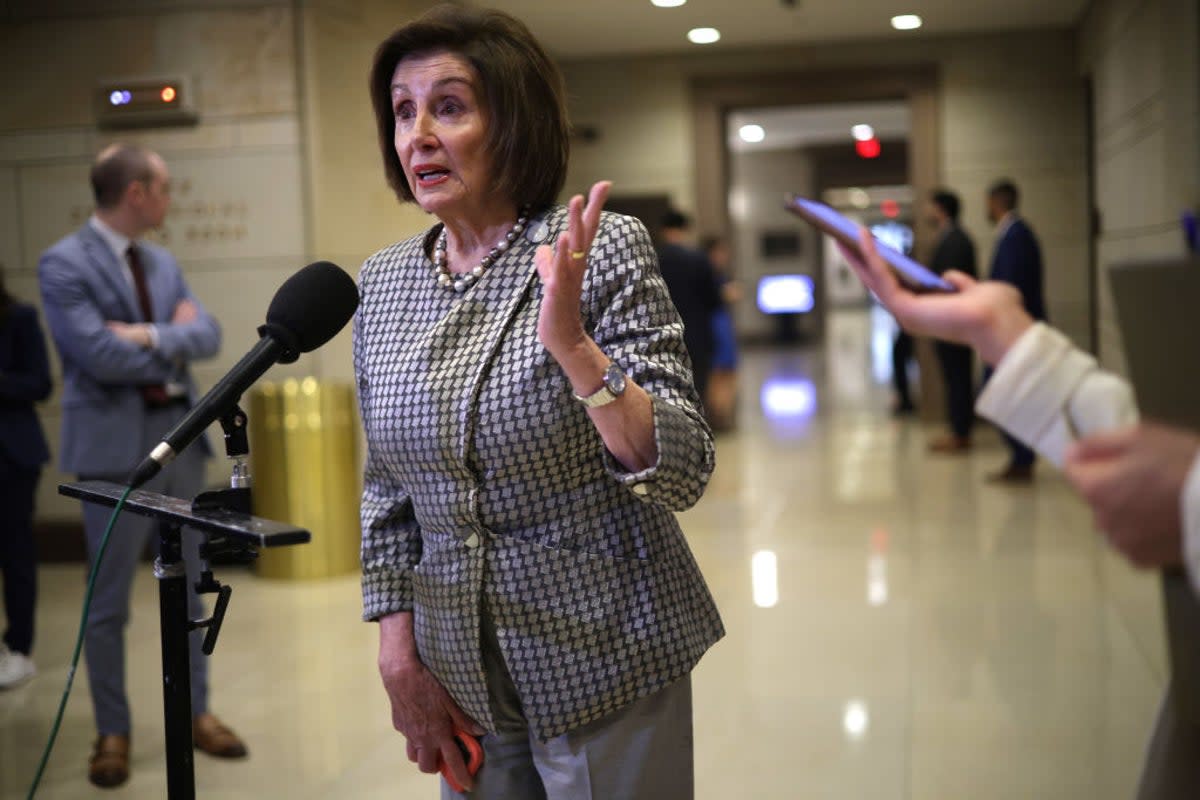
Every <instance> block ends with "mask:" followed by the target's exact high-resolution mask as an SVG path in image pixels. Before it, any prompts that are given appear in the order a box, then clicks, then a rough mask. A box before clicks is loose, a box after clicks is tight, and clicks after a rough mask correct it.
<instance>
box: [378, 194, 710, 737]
mask: <svg viewBox="0 0 1200 800" xmlns="http://www.w3.org/2000/svg"><path fill="white" fill-rule="evenodd" d="M566 224H567V215H566V210H565V209H563V208H561V207H556V208H552V209H549V210H547V211H545V212H543V213H542V214H541V215H540V216H537V217H535V218H534V219H532V220H530V223H529V226H528V227H527V229H526V232H525V235H524V236H523V237H522V238H521V239H519V240H518V241H517V242H515V243H514V244H513V246H512V248H511V249H510V250H509V251H508V252H507V253H505V254H504V255H503V256H502V257H501V258H500V259H499V260H498V261H497V262H496V263H494V264H493V265H492V266H491V268H490V269H488V270H487V271H486V272H485V273H484V274H483V276H482V277H481V278H480V280H479V282H478V283H476V284H475V285H474V286H473V287H471V288H470V289H468V290H466V291H465V292H464V293H462V294H456V293H454V292H453V291H447V290H446V289H444V288H442V287H440V286H438V285H437V283H436V280H435V275H436V273H435V270H434V266H433V263H432V261H431V260H430V258H429V256H428V253H429V250H430V246H431V243H432V242H433V240H434V238H435V237H436V235H437V234H438V232H439V231H440V226H435V227H434V228H433V229H431V230H430V231H429V232H427V233H426V234H424V235H421V236H417V237H414V238H412V239H409V240H407V241H404V242H401V243H399V244H396V245H393V246H391V247H389V248H386V249H385V250H382V251H380V252H379V253H377V254H375V255H374V256H372V257H371V258H369V259H368V260H367V262H366V263H365V264H364V265H363V268H362V272H361V274H360V284H361V286H360V290H361V295H362V303H361V305H360V306H359V310H358V314H357V316H356V317H355V322H354V368H355V374H356V376H357V380H358V390H359V403H360V408H361V413H362V420H363V425H364V427H365V429H366V435H367V443H368V455H367V465H366V472H365V476H364V482H363V483H364V488H363V501H362V533H363V539H362V568H363V578H362V588H363V606H364V610H363V616H364V618H365V619H376V618H378V617H381V616H384V615H387V614H390V613H394V612H397V611H410V610H411V611H412V612H413V621H414V630H415V635H416V640H417V647H418V650H419V652H420V655H421V659H422V661H423V662H424V663H425V665H426V666H427V667H428V668H429V669H430V670H431V671H432V672H433V674H434V675H435V676H436V677H437V678H438V679H439V680H440V681H441V683H442V684H443V685H444V686H445V687H446V689H447V690H449V692H450V694H451V695H452V696H453V697H454V699H455V700H456V701H457V702H458V703H459V705H460V706H461V707H462V708H463V710H464V711H466V713H468V714H469V715H471V716H472V717H474V718H475V719H476V720H477V721H479V722H480V723H481V724H482V725H484V726H485V727H486V728H488V729H489V730H495V725H494V723H493V721H492V715H491V710H490V706H489V703H488V693H487V687H486V683H485V675H484V669H483V665H482V662H481V654H480V644H479V642H480V637H479V614H480V605H481V602H483V601H486V603H487V607H488V609H489V612H490V614H491V615H492V618H493V621H494V623H495V626H496V632H497V636H498V639H499V642H500V648H501V651H502V653H503V656H504V659H505V662H506V663H507V665H508V668H509V671H510V673H511V675H512V678H513V682H514V684H515V685H516V687H517V690H518V692H519V693H520V697H521V701H522V707H523V709H524V712H525V715H526V718H527V719H528V720H529V723H530V726H531V728H532V730H533V732H534V733H535V735H537V736H538V737H540V738H541V739H543V740H546V739H550V738H553V737H555V736H558V735H560V734H562V733H564V732H566V731H569V730H572V729H574V728H577V727H579V726H582V725H584V724H586V723H588V722H590V721H592V720H595V719H597V718H599V717H601V716H603V715H605V714H608V713H610V712H612V711H615V710H617V709H619V708H621V707H622V706H624V705H626V704H628V703H630V702H632V701H633V700H635V699H637V698H639V697H643V696H645V695H648V694H650V693H652V692H654V691H656V690H658V689H660V688H663V687H665V686H666V685H668V684H670V683H671V682H673V681H675V680H677V679H679V678H681V677H683V676H684V675H686V674H687V673H688V672H689V671H690V670H691V669H692V668H693V667H694V666H695V664H696V663H697V661H698V660H699V659H700V656H701V655H702V654H703V653H704V652H705V651H706V650H707V649H708V648H709V647H710V646H712V644H713V643H715V642H716V641H717V640H718V639H720V638H721V636H722V635H724V628H723V627H722V624H721V619H720V616H719V615H718V613H717V610H716V606H715V604H714V603H713V599H712V596H711V595H710V594H709V591H708V588H707V586H706V585H705V583H704V578H703V577H702V576H701V574H700V570H699V568H698V567H697V565H696V562H695V560H694V559H693V557H692V554H691V551H690V550H689V549H688V546H687V543H686V541H685V540H684V537H683V533H682V531H681V530H680V528H679V524H678V523H677V522H676V520H675V516H674V514H673V513H672V512H673V511H675V510H682V509H686V508H688V507H690V506H691V505H692V504H694V503H695V502H696V500H698V499H699V497H700V494H701V493H702V492H703V490H704V486H705V484H706V483H707V481H708V478H709V475H710V474H711V472H712V468H713V444H712V434H711V432H710V431H709V429H708V426H707V425H706V424H705V422H704V419H703V417H702V416H701V413H700V410H699V398H698V397H697V395H696V392H695V390H694V388H692V382H691V370H690V366H689V364H688V361H687V356H686V354H685V350H684V346H683V337H682V334H683V329H682V323H681V322H680V320H679V316H678V314H677V313H676V311H675V308H674V306H673V305H672V304H671V300H670V297H669V295H668V294H667V288H666V285H665V284H664V283H663V280H662V278H661V277H660V275H659V273H658V266H657V262H656V259H655V255H654V250H653V248H652V245H651V241H650V237H649V235H648V234H647V233H646V229H645V228H644V227H643V226H642V224H641V223H640V222H638V221H637V220H635V219H632V218H630V217H624V216H619V215H616V214H611V213H608V212H605V213H604V214H603V215H602V217H601V222H600V228H599V231H598V233H597V235H596V238H595V240H594V242H593V244H592V248H591V251H590V253H589V262H588V270H587V277H586V278H585V286H584V292H583V302H582V313H583V316H584V324H585V327H586V329H587V331H588V333H589V334H591V335H592V336H593V338H594V339H595V340H596V342H597V343H598V344H599V346H600V348H601V349H602V350H603V351H604V352H605V353H606V354H607V355H608V356H609V357H610V358H612V359H613V360H614V361H615V362H617V363H618V364H620V365H621V366H622V367H623V368H624V369H625V371H626V372H627V373H628V375H629V376H630V378H632V379H633V380H635V381H637V383H638V384H639V385H640V386H641V387H643V388H644V389H645V390H646V391H647V392H648V393H649V394H650V396H651V400H652V404H653V410H654V427H655V437H656V441H657V444H658V454H659V456H658V463H657V464H656V465H654V466H652V467H651V468H649V469H647V470H644V471H642V472H639V473H630V472H628V471H626V470H625V469H623V468H622V467H621V465H620V464H618V463H617V462H616V461H615V459H613V458H612V456H611V455H610V454H609V453H608V452H607V450H606V449H605V448H604V445H603V442H602V440H601V438H600V435H599V433H598V432H597V431H596V429H595V427H594V426H593V425H592V422H591V420H590V419H589V417H588V415H587V412H586V411H585V409H584V408H583V407H582V406H580V404H579V403H577V402H576V401H575V400H574V399H573V397H572V393H571V386H570V383H569V382H568V381H567V379H566V377H565V376H564V375H563V373H562V370H561V369H560V368H559V367H558V365H557V363H555V361H554V359H553V358H552V357H551V356H550V354H549V353H548V352H547V351H546V349H545V348H544V347H543V346H542V344H541V343H540V342H539V341H538V338H537V332H536V331H537V319H538V311H539V307H540V303H541V296H542V291H541V281H540V280H539V279H538V275H537V270H536V268H535V267H534V260H533V256H534V251H535V249H536V247H537V245H538V243H540V242H552V241H554V240H555V239H556V238H557V236H558V234H559V233H560V232H561V231H564V230H565V229H566ZM597 377H599V376H597Z"/></svg>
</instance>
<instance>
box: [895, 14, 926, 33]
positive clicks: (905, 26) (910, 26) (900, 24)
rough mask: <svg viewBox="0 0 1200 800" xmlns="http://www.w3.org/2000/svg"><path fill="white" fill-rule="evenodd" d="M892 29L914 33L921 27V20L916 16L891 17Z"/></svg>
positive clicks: (901, 15)
mask: <svg viewBox="0 0 1200 800" xmlns="http://www.w3.org/2000/svg"><path fill="white" fill-rule="evenodd" d="M892 27H893V28H895V29H896V30H898V31H915V30H916V29H917V28H919V27H921V18H920V17H918V16H917V15H916V14H900V15H898V16H895V17H892Z"/></svg>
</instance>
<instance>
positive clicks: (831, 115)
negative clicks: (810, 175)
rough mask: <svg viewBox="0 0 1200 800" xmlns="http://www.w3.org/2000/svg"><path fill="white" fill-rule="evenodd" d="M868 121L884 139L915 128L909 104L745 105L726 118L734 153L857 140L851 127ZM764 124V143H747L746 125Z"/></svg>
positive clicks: (891, 138) (902, 137) (727, 137)
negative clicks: (739, 132) (912, 123)
mask: <svg viewBox="0 0 1200 800" xmlns="http://www.w3.org/2000/svg"><path fill="white" fill-rule="evenodd" d="M860 123H865V124H867V125H870V126H871V127H872V128H874V129H875V136H876V138H878V139H882V140H894V139H907V138H908V134H909V129H910V127H911V123H910V115H909V108H908V103H905V102H878V103H837V104H833V105H805V106H781V107H777V108H743V109H739V110H737V111H733V112H731V113H730V114H729V116H728V117H727V118H726V141H727V142H728V146H729V149H730V150H731V151H733V152H739V153H744V152H752V151H757V150H789V149H794V148H798V147H809V146H812V145H818V144H836V143H838V142H844V143H845V144H846V145H847V146H849V145H850V144H852V143H853V141H854V140H853V138H851V136H850V129H851V128H852V127H854V126H855V125H858V124H860ZM750 124H753V125H760V126H762V128H763V132H764V133H765V134H766V138H764V139H763V140H762V141H761V142H744V141H742V138H741V136H740V135H739V134H738V131H740V130H741V127H742V126H743V125H750Z"/></svg>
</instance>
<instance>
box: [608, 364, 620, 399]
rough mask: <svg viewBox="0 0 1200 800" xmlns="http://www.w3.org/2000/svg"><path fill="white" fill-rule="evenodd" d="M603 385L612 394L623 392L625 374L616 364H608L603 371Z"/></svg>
mask: <svg viewBox="0 0 1200 800" xmlns="http://www.w3.org/2000/svg"><path fill="white" fill-rule="evenodd" d="M604 385H605V386H607V387H608V390H609V391H610V392H612V393H613V394H616V395H619V394H621V393H622V392H624V391H625V372H624V371H623V370H622V369H621V368H620V367H618V366H617V365H616V364H609V365H608V369H607V370H605V371H604Z"/></svg>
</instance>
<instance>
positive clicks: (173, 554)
mask: <svg viewBox="0 0 1200 800" xmlns="http://www.w3.org/2000/svg"><path fill="white" fill-rule="evenodd" d="M221 428H222V429H223V430H224V432H225V451H226V454H227V455H228V456H229V457H230V458H232V459H234V466H233V475H232V477H231V479H230V486H229V488H227V489H217V490H213V491H208V492H201V493H200V494H199V495H197V496H196V498H195V499H194V500H193V501H192V502H190V503H189V502H188V501H186V500H180V499H178V498H174V497H168V496H167V495H163V494H159V493H157V492H148V491H144V490H141V489H139V490H136V491H133V492H131V493H130V494H129V498H128V499H127V500H126V502H125V507H124V511H129V512H132V513H134V514H138V515H140V516H147V517H152V518H155V519H157V520H158V521H159V556H158V558H157V559H155V561H154V576H155V577H156V578H157V579H158V606H159V626H160V634H161V638H162V670H163V724H164V732H165V734H166V736H165V738H166V759H167V797H168V798H169V800H195V797H196V777H195V764H194V763H193V749H192V748H193V742H192V687H191V680H192V679H191V674H192V673H191V663H190V646H189V642H188V635H189V634H190V633H191V632H192V631H193V630H198V629H202V628H203V629H207V630H206V631H205V635H204V642H203V644H202V646H201V650H202V652H203V653H204V655H205V656H210V655H212V652H213V649H214V648H215V647H216V644H217V636H218V635H219V634H220V632H221V624H222V622H224V620H225V611H226V609H227V608H228V606H229V597H230V595H231V594H232V593H233V589H232V588H231V587H230V586H227V585H222V584H221V583H220V582H219V581H217V580H216V579H215V578H214V577H213V574H212V570H211V569H207V568H205V569H204V570H203V572H202V573H201V576H200V580H199V581H197V582H196V586H195V590H196V592H198V593H201V594H210V593H215V594H216V595H217V599H216V603H215V604H214V606H213V613H212V616H210V617H209V618H207V619H202V620H191V619H189V616H188V585H187V571H186V568H185V566H184V560H183V540H182V528H183V526H184V525H186V526H188V527H189V528H192V529H194V530H198V531H200V532H201V533H203V534H204V535H205V543H204V544H203V545H201V549H200V555H201V558H202V559H203V561H204V562H205V565H206V567H207V562H208V559H210V558H212V557H215V556H232V557H233V559H234V560H235V561H237V562H248V561H250V560H252V559H254V558H257V556H258V548H261V547H281V546H286V545H292V544H303V543H305V542H308V541H309V540H310V539H311V538H312V536H311V534H310V533H309V532H308V531H306V530H304V529H303V528H297V527H295V526H292V525H288V524H286V523H281V522H273V521H271V520H266V519H262V518H259V517H254V516H251V515H250V474H249V470H248V469H247V468H246V464H245V456H246V455H247V454H249V452H250V447H249V443H248V440H247V437H246V414H245V412H244V411H242V409H241V408H239V407H238V406H237V403H236V402H235V403H233V405H232V407H231V408H230V409H229V410H228V411H227V412H226V413H225V414H223V415H222V416H221ZM125 488H126V487H124V486H121V485H120V484H116V483H111V482H109V481H81V482H78V483H65V484H61V485H60V486H59V487H58V491H59V494H62V495H65V496H67V497H76V498H79V499H81V500H83V501H84V502H89V503H96V504H99V505H106V506H115V505H116V504H117V501H118V500H120V498H121V495H122V494H124V493H125Z"/></svg>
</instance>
